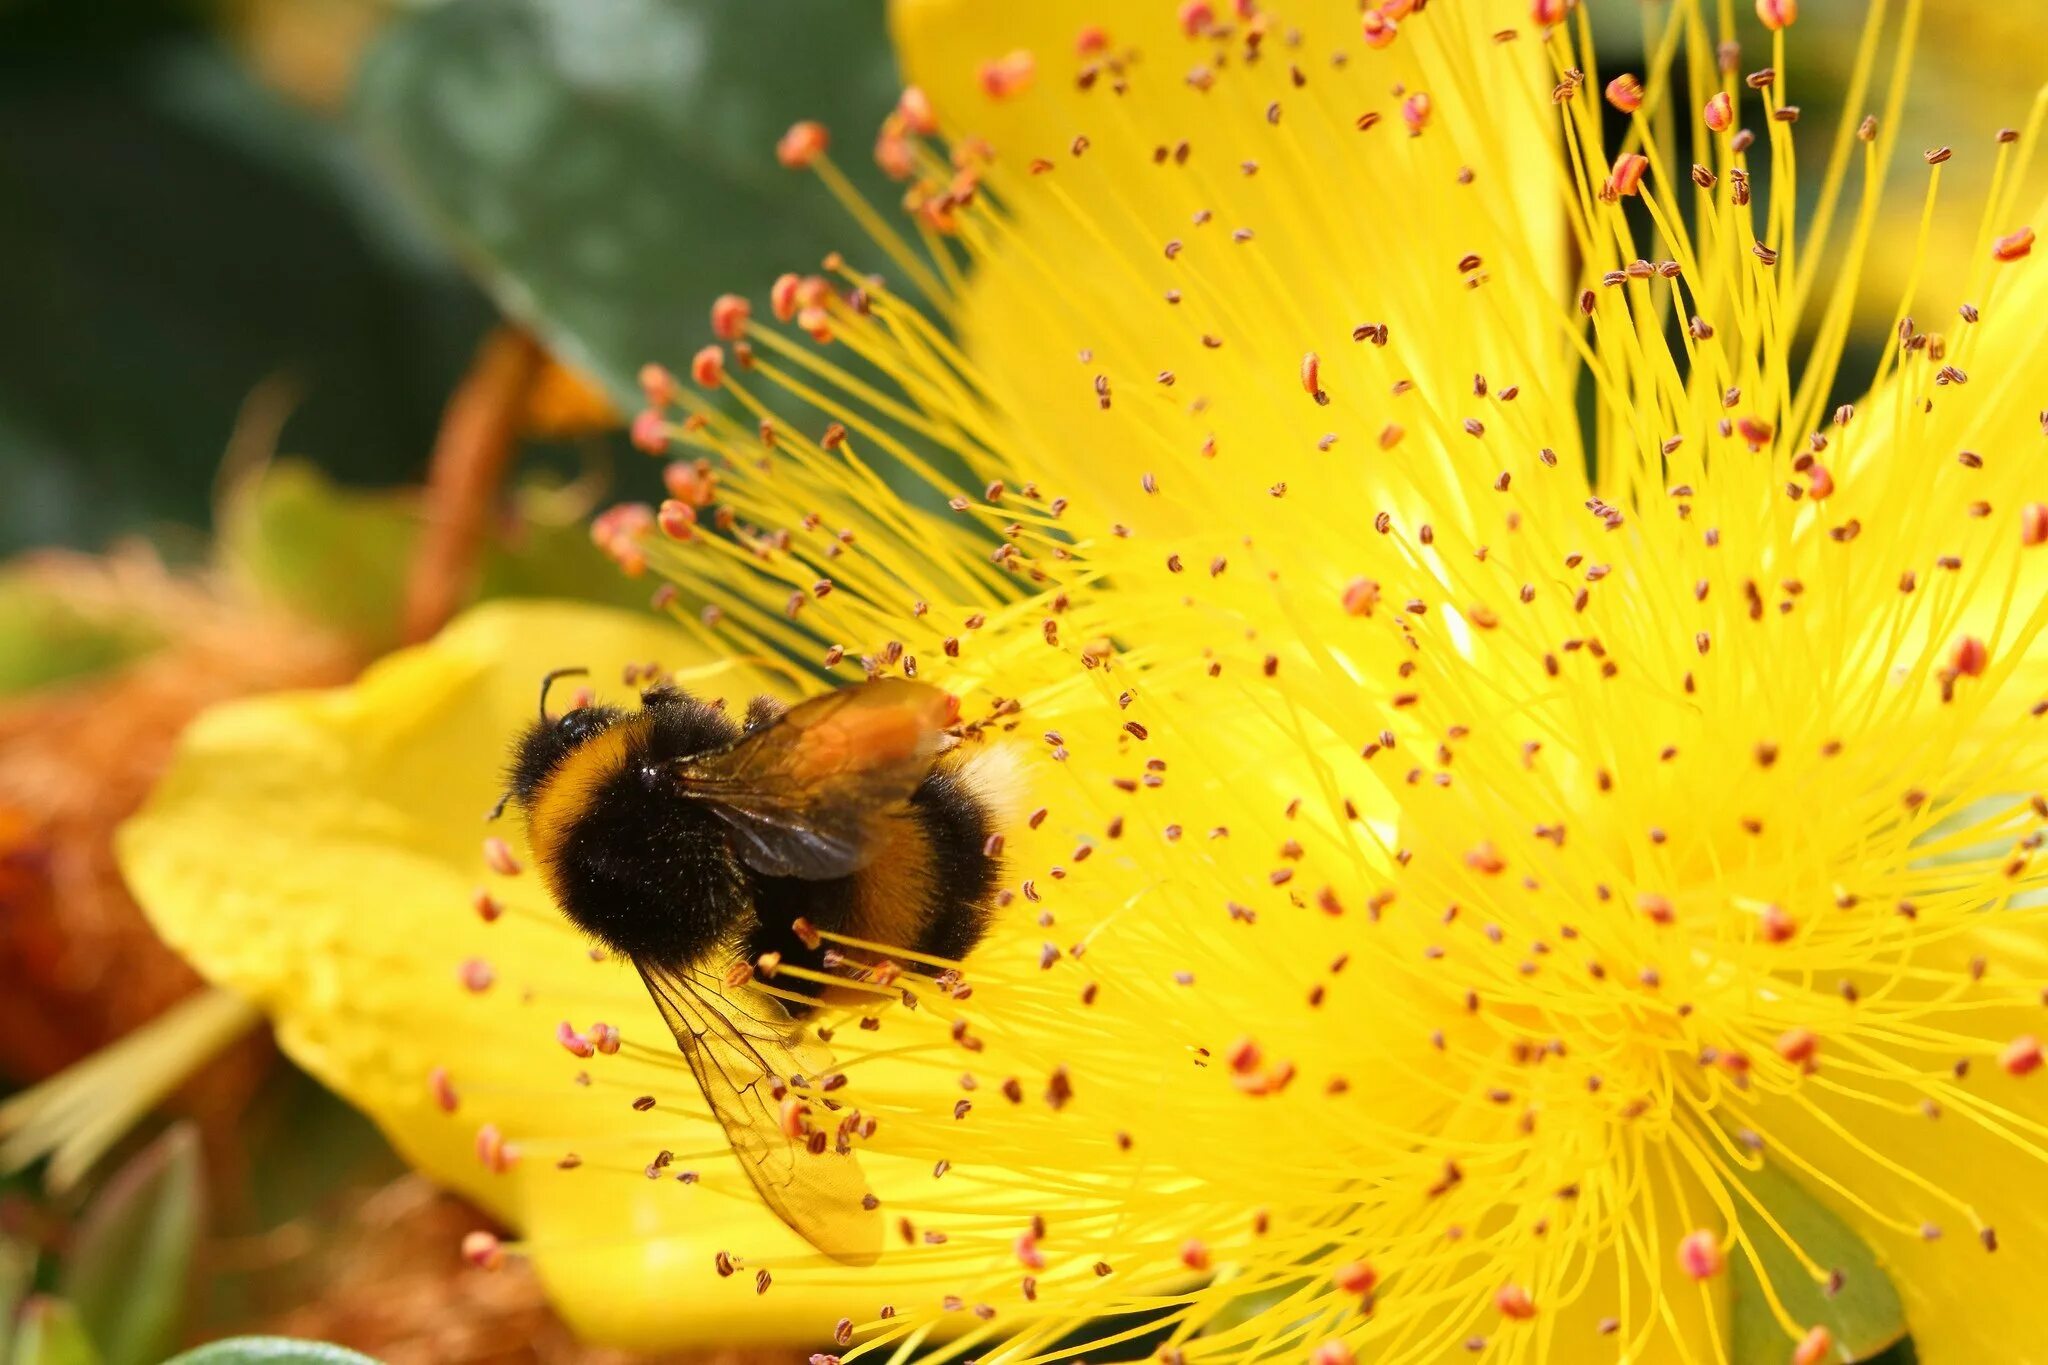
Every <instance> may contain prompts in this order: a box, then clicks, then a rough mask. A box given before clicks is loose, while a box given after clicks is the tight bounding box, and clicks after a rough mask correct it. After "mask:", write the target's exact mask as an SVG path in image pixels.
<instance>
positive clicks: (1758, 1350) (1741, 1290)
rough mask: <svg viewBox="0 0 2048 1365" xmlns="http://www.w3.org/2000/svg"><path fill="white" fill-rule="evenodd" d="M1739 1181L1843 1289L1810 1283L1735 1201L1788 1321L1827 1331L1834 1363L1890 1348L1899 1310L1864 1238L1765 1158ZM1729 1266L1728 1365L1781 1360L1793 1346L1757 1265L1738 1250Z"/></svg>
mask: <svg viewBox="0 0 2048 1365" xmlns="http://www.w3.org/2000/svg"><path fill="white" fill-rule="evenodd" d="M1742 1179H1743V1182H1744V1183H1745V1184H1746V1185H1748V1187H1749V1191H1750V1193H1751V1194H1753V1195H1755V1196H1756V1198H1757V1201H1758V1202H1759V1203H1761V1204H1762V1205H1763V1206H1764V1207H1765V1208H1767V1209H1769V1210H1770V1211H1771V1216H1772V1217H1773V1218H1775V1219H1776V1220H1777V1221H1778V1225H1779V1226H1780V1227H1782V1228H1784V1230H1785V1232H1786V1234H1787V1235H1788V1236H1790V1237H1791V1239H1792V1240H1793V1241H1794V1242H1796V1243H1798V1245H1799V1247H1800V1249H1801V1250H1803V1251H1804V1252H1805V1253H1806V1255H1807V1257H1808V1259H1810V1260H1811V1261H1812V1262H1813V1263H1814V1264H1816V1265H1818V1266H1820V1267H1821V1269H1822V1271H1823V1272H1827V1271H1839V1272H1840V1273H1841V1276H1842V1287H1841V1289H1840V1290H1838V1291H1837V1292H1836V1293H1835V1294H1833V1295H1832V1296H1830V1295H1829V1294H1828V1293H1827V1292H1826V1289H1825V1287H1824V1286H1822V1285H1819V1284H1816V1283H1814V1280H1813V1277H1812V1276H1811V1275H1809V1274H1808V1273H1807V1271H1806V1267H1805V1266H1803V1265H1801V1264H1800V1263H1799V1260H1798V1258H1796V1257H1795V1256H1793V1254H1792V1252H1791V1249H1790V1248H1788V1247H1787V1246H1786V1245H1785V1243H1784V1242H1783V1241H1782V1240H1780V1238H1779V1237H1778V1235H1777V1234H1776V1233H1774V1232H1772V1231H1771V1230H1770V1228H1768V1227H1766V1226H1765V1225H1764V1223H1763V1221H1762V1220H1761V1219H1760V1218H1758V1217H1757V1216H1756V1213H1755V1211H1754V1210H1752V1209H1750V1208H1749V1207H1748V1205H1747V1204H1746V1203H1745V1202H1744V1201H1742V1200H1740V1199H1738V1200H1737V1201H1736V1207H1737V1209H1738V1210H1739V1211H1740V1213H1741V1216H1742V1226H1743V1231H1744V1232H1745V1233H1747V1234H1748V1236H1749V1238H1750V1241H1751V1243H1752V1244H1753V1245H1754V1246H1755V1247H1756V1249H1757V1255H1758V1256H1759V1257H1760V1258H1761V1259H1762V1261H1763V1270H1764V1273H1765V1274H1766V1275H1767V1276H1768V1277H1769V1278H1770V1283H1771V1288H1772V1289H1773V1290H1775V1291H1776V1292H1777V1295H1778V1301H1779V1302H1780V1303H1782V1304H1784V1306H1785V1311H1786V1312H1788V1313H1790V1314H1791V1315H1792V1319H1793V1320H1794V1321H1795V1322H1798V1323H1800V1324H1802V1325H1803V1326H1806V1327H1814V1326H1825V1327H1826V1328H1827V1329H1828V1330H1829V1331H1830V1332H1832V1333H1834V1338H1835V1352H1836V1354H1835V1356H1834V1358H1835V1359H1838V1360H1844V1361H1858V1362H1861V1361H1875V1360H1878V1359H1880V1358H1882V1357H1885V1355H1886V1353H1887V1352H1889V1351H1892V1350H1894V1349H1896V1348H1897V1347H1898V1346H1899V1345H1900V1343H1901V1342H1902V1341H1903V1340H1904V1339H1905V1337H1906V1334H1907V1324H1906V1309H1905V1306H1904V1305H1903V1304H1901V1303H1900V1302H1899V1294H1898V1291H1897V1290H1896V1289H1894V1288H1893V1287H1892V1282H1891V1279H1890V1277H1889V1276H1887V1275H1886V1274H1885V1272H1884V1268H1883V1267H1882V1266H1880V1265H1879V1264H1878V1263H1877V1257H1876V1255H1875V1254H1874V1253H1873V1252H1872V1251H1871V1249H1870V1247H1869V1246H1868V1245H1867V1244H1866V1243H1865V1242H1864V1241H1863V1239H1862V1238H1861V1237H1858V1236H1857V1235H1856V1234H1855V1233H1854V1232H1853V1231H1851V1230H1850V1228H1849V1226H1848V1225H1847V1224H1846V1223H1844V1222H1843V1221H1842V1220H1841V1219H1839V1218H1837V1217H1836V1216H1835V1215H1834V1213H1833V1212H1831V1211H1830V1210H1829V1209H1828V1208H1827V1207H1826V1206H1824V1205H1823V1204H1821V1202H1820V1201H1819V1200H1817V1199H1815V1198H1814V1197H1813V1194H1812V1193H1811V1192H1810V1191H1809V1190H1808V1189H1807V1188H1806V1186H1805V1185H1803V1184H1801V1183H1800V1182H1799V1181H1798V1180H1797V1179H1795V1178H1793V1177H1792V1176H1790V1175H1788V1174H1786V1173H1785V1172H1784V1171H1782V1170H1780V1169H1779V1168H1778V1167H1776V1166H1773V1165H1770V1164H1768V1163H1766V1164H1765V1165H1764V1167H1763V1169H1762V1170H1760V1171H1756V1172H1753V1173H1745V1174H1744V1175H1743V1177H1742ZM1729 1271H1730V1273H1731V1280H1730V1285H1729V1315H1730V1318H1731V1326H1732V1329H1733V1330H1732V1337H1733V1341H1732V1345H1733V1348H1734V1349H1733V1354H1732V1356H1731V1359H1732V1361H1733V1362H1734V1365H1783V1362H1784V1361H1785V1359H1786V1357H1787V1356H1788V1355H1789V1354H1790V1352H1791V1350H1792V1345H1793V1343H1792V1342H1791V1341H1789V1340H1788V1339H1787V1338H1786V1336H1785V1330H1784V1328H1782V1327H1780V1326H1779V1325H1778V1320H1777V1318H1776V1317H1775V1316H1774V1315H1773V1314H1772V1312H1771V1307H1770V1304H1768V1303H1767V1302H1765V1300H1764V1294H1763V1286H1762V1285H1761V1284H1760V1283H1759V1282H1758V1280H1757V1273H1756V1268H1755V1267H1754V1266H1752V1265H1751V1264H1750V1262H1749V1258H1748V1257H1747V1256H1744V1255H1741V1254H1740V1253H1739V1252H1738V1253H1737V1254H1735V1255H1733V1256H1731V1257H1729ZM1911 1358H1912V1357H1911V1356H1910V1355H1908V1356H1906V1357H1905V1359H1908V1360H1910V1359H1911ZM1891 1359H1898V1357H1891Z"/></svg>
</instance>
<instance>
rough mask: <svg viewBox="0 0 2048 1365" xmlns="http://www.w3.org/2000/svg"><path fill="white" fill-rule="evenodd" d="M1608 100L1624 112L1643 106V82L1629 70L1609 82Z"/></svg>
mask: <svg viewBox="0 0 2048 1365" xmlns="http://www.w3.org/2000/svg"><path fill="white" fill-rule="evenodd" d="M1607 102H1608V103H1609V104H1611V105H1613V106H1614V107H1615V108H1616V109H1619V110H1621V112H1622V113H1624V114H1633V113H1634V112H1635V111H1636V110H1638V109H1640V108H1642V107H1643V83H1642V82H1641V81H1639V80H1637V79H1636V78H1635V76H1634V75H1633V74H1632V73H1630V72H1627V71H1624V72H1622V73H1621V74H1620V75H1619V76H1616V77H1615V78H1614V79H1613V80H1611V81H1609V82H1607Z"/></svg>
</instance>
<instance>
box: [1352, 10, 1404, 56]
mask: <svg viewBox="0 0 2048 1365" xmlns="http://www.w3.org/2000/svg"><path fill="white" fill-rule="evenodd" d="M1358 30H1359V36H1360V37H1362V38H1364V39H1365V45H1366V46H1367V47H1369V48H1371V49H1373V51H1375V52H1377V51H1379V50H1380V49H1382V48H1386V47H1391V46H1393V43H1394V39H1396V38H1398V37H1400V36H1401V31H1400V30H1399V29H1398V28H1396V27H1395V26H1394V21H1393V20H1392V19H1390V18H1388V17H1387V16H1386V15H1384V14H1382V13H1380V12H1379V11H1378V10H1376V9H1369V10H1367V11H1366V12H1365V13H1363V14H1361V15H1359V16H1358Z"/></svg>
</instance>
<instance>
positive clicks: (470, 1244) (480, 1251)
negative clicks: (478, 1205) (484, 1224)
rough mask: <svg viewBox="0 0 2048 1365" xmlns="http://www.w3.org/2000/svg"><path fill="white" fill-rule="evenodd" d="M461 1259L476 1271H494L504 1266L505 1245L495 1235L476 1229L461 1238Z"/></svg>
mask: <svg viewBox="0 0 2048 1365" xmlns="http://www.w3.org/2000/svg"><path fill="white" fill-rule="evenodd" d="M462 1259H463V1260H465V1261H468V1262H469V1263H470V1264H471V1265H473V1266H475V1267H476V1268H477V1269H478V1270H496V1269H497V1268H498V1267H500V1266H502V1265H504V1264H505V1244H504V1243H503V1242H500V1241H499V1240H498V1238H497V1236H496V1235H495V1234H493V1233H489V1232H485V1231H483V1230H482V1229H478V1230H477V1231H475V1232H472V1233H469V1234H468V1235H466V1236H465V1237H463V1239H462Z"/></svg>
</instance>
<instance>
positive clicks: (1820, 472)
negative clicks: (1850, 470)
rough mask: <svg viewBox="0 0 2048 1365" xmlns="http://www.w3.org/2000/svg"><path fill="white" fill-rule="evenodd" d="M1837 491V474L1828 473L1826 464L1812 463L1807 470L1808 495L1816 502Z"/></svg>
mask: <svg viewBox="0 0 2048 1365" xmlns="http://www.w3.org/2000/svg"><path fill="white" fill-rule="evenodd" d="M1834 491H1835V476H1834V475H1832V474H1830V473H1828V467H1827V466H1826V465H1824V464H1816V465H1811V466H1809V467H1808V468H1807V471H1806V496H1807V497H1809V498H1812V499H1814V500H1815V501H1816V502H1818V501H1820V500H1821V499H1823V498H1826V497H1828V496H1829V495H1830V494H1832V493H1833V492H1834Z"/></svg>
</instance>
